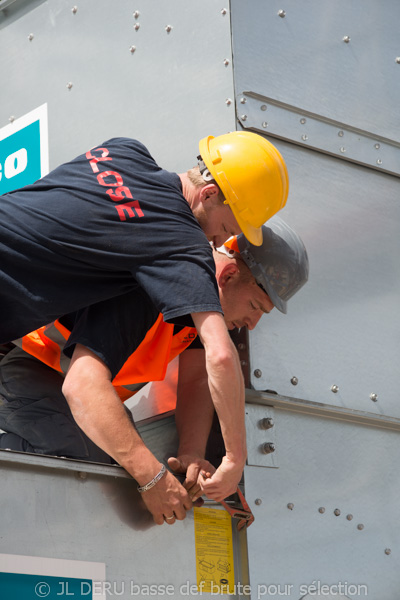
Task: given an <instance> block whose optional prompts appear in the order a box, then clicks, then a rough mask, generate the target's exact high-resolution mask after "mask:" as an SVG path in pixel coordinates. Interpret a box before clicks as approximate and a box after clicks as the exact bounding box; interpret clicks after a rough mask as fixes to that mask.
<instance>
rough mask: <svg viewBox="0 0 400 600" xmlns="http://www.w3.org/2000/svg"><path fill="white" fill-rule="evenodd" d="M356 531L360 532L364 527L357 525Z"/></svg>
mask: <svg viewBox="0 0 400 600" xmlns="http://www.w3.org/2000/svg"><path fill="white" fill-rule="evenodd" d="M357 529H358V530H359V531H362V530H363V529H364V525H363V524H362V523H360V524H359V525H357Z"/></svg>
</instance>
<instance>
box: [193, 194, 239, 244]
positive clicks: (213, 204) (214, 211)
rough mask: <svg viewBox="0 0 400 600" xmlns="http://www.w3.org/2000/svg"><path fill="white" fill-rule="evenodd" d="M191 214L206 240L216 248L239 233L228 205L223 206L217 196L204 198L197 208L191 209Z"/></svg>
mask: <svg viewBox="0 0 400 600" xmlns="http://www.w3.org/2000/svg"><path fill="white" fill-rule="evenodd" d="M193 214H194V216H195V217H196V219H197V220H198V222H199V224H200V226H201V228H202V230H203V231H204V233H205V234H206V236H207V239H208V240H209V241H210V242H213V244H214V246H215V247H216V248H217V247H218V246H222V244H223V243H224V242H226V240H228V239H229V238H230V237H232V236H233V235H238V234H239V233H241V229H240V227H239V225H238V222H237V221H236V219H235V217H234V215H233V212H232V211H231V209H230V208H229V206H228V204H224V203H223V202H222V201H221V200H220V198H218V197H217V196H211V197H208V198H206V199H205V201H203V202H202V203H201V204H200V205H199V206H197V208H195V209H193Z"/></svg>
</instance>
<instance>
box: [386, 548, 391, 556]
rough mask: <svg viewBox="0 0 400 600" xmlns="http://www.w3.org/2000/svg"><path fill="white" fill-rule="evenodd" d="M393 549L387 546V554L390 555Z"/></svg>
mask: <svg viewBox="0 0 400 600" xmlns="http://www.w3.org/2000/svg"><path fill="white" fill-rule="evenodd" d="M391 552H392V551H391V549H390V548H385V554H387V555H388V556H389V554H391Z"/></svg>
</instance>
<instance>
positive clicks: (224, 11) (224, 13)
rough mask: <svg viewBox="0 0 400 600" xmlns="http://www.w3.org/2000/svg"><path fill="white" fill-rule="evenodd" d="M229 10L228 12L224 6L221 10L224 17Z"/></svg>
mask: <svg viewBox="0 0 400 600" xmlns="http://www.w3.org/2000/svg"><path fill="white" fill-rule="evenodd" d="M227 12H228V11H227V10H226V8H223V9H222V10H221V15H222V16H223V17H224V16H225V15H226V13H227Z"/></svg>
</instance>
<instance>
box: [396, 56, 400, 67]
mask: <svg viewBox="0 0 400 600" xmlns="http://www.w3.org/2000/svg"><path fill="white" fill-rule="evenodd" d="M396 62H397V64H398V65H400V56H396Z"/></svg>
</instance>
